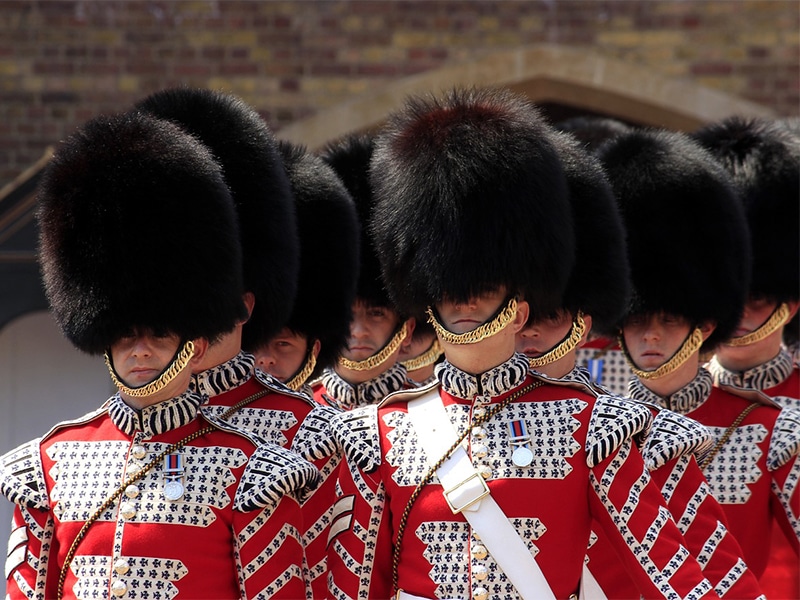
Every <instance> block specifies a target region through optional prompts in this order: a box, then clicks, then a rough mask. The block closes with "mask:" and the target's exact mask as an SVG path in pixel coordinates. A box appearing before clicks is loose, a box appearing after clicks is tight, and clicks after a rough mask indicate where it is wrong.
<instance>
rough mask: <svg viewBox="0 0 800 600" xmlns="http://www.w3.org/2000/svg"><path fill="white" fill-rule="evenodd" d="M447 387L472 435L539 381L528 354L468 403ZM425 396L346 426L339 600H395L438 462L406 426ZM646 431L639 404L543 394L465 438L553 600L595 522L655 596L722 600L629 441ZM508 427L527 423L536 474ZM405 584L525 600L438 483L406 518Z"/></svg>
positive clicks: (411, 528)
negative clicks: (497, 407)
mask: <svg viewBox="0 0 800 600" xmlns="http://www.w3.org/2000/svg"><path fill="white" fill-rule="evenodd" d="M517 363H518V364H517ZM509 365H511V368H510V369H509V368H508V367H509ZM444 366H445V367H448V366H449V365H447V363H445V364H444ZM449 367H450V368H452V366H449ZM465 375H466V374H465ZM466 377H469V376H466ZM473 379H474V378H473ZM443 381H445V383H444V387H442V388H440V390H439V394H440V398H441V401H442V402H443V404H444V406H445V408H446V410H447V412H448V413H449V416H450V419H451V421H452V422H453V424H454V426H455V427H456V428H457V429H459V430H460V431H464V428H465V427H466V426H467V424H468V420H469V419H470V418H471V416H472V412H473V410H474V409H475V407H476V404H482V403H486V402H488V406H491V405H493V404H496V403H498V402H501V401H502V400H503V399H504V398H506V397H507V396H509V395H510V394H513V393H515V392H518V391H520V390H522V389H524V387H525V386H526V385H530V384H532V383H533V382H534V378H533V377H532V376H530V375H528V374H527V359H525V357H521V356H519V355H518V356H516V357H515V358H513V359H512V360H511V361H509V363H505V364H504V365H501V367H498V368H497V369H495V370H493V371H492V372H489V373H485V374H483V375H481V378H480V381H481V383H480V385H478V386H477V388H476V387H475V386H472V391H470V387H471V386H470V385H469V384H465V385H464V389H463V390H462V391H461V392H460V393H459V396H456V395H454V394H452V393H449V392H448V391H445V388H446V389H453V388H454V386H453V385H450V384H449V383H448V382H447V380H446V378H445V379H443ZM476 389H480V390H481V393H475V390H476ZM415 395H419V392H417V393H416V394H415V393H414V392H408V393H402V394H396V395H395V396H393V397H390V399H389V400H388V401H387V402H385V403H384V404H382V405H381V406H380V407H376V406H371V407H364V408H362V409H357V410H356V411H352V412H350V413H343V414H342V415H341V416H340V421H339V422H340V424H341V426H340V427H337V428H335V432H336V433H337V435H338V436H340V438H341V440H340V443H341V444H342V446H343V448H344V450H345V457H346V459H345V463H343V465H342V469H341V470H340V473H339V485H340V488H341V489H340V494H339V500H338V502H337V506H336V508H335V510H334V522H333V525H332V526H331V543H330V548H329V558H328V561H329V562H328V565H329V569H330V578H331V579H330V591H331V595H332V597H334V598H337V599H339V598H387V597H390V596H391V595H392V593H393V590H392V577H391V565H392V552H393V548H394V546H395V542H396V540H397V533H398V529H399V527H400V523H399V520H400V518H401V515H402V513H403V511H404V509H405V507H406V504H407V503H408V500H409V497H410V496H411V494H412V492H413V491H414V488H415V485H416V483H417V482H418V481H420V479H421V477H422V475H423V474H424V473H425V471H426V470H427V463H428V461H427V457H426V456H425V452H424V450H422V449H421V448H420V447H419V441H418V438H417V435H416V432H415V430H414V428H413V425H412V424H411V423H410V420H409V418H408V412H407V410H408V409H407V407H408V400H409V399H410V398H412V397H414V396H415ZM463 396H467V397H468V399H465V398H464V397H463ZM649 418H650V415H649V413H648V411H647V410H646V409H637V408H635V405H634V407H633V408H632V407H631V406H630V405H629V404H628V403H624V402H622V401H618V400H616V399H613V398H608V397H607V398H604V399H603V400H598V399H596V398H595V397H594V396H592V395H590V394H587V393H583V392H580V391H577V390H574V389H571V388H567V387H563V386H556V385H550V384H546V385H543V386H541V387H539V388H537V389H534V390H533V391H529V392H527V393H525V394H524V395H522V396H521V397H519V398H517V399H515V400H514V401H513V402H511V403H510V404H509V405H507V406H505V407H504V408H503V409H502V410H501V411H500V413H498V414H497V415H494V416H493V417H491V418H490V419H489V421H487V422H486V423H485V424H483V425H482V426H481V427H479V428H472V429H471V431H470V435H468V436H467V438H466V440H467V441H468V444H469V445H468V452H469V453H470V455H471V458H472V461H473V464H474V465H475V466H476V468H479V470H480V468H481V467H484V468H486V467H488V468H489V469H490V477H489V479H488V486H489V489H490V491H491V494H492V496H493V498H494V499H495V501H496V502H497V503H498V505H499V506H500V508H501V509H502V510H503V511H504V512H505V514H506V516H507V517H508V518H509V519H510V520H511V521H512V524H513V526H514V528H515V529H516V530H517V532H518V533H519V535H520V536H521V537H522V538H523V540H524V542H525V544H526V545H527V546H528V548H529V549H530V551H531V554H532V555H533V556H535V559H536V562H537V563H538V564H539V566H540V567H541V570H542V572H543V573H544V575H545V577H546V579H547V581H548V583H549V585H550V587H551V589H552V591H553V593H554V594H555V596H556V597H557V598H567V597H568V596H569V595H570V594H573V593H575V592H576V591H577V589H578V585H579V581H580V578H581V570H582V565H583V561H584V556H585V548H586V545H587V543H588V540H589V533H590V526H591V523H592V519H593V518H594V519H596V521H597V523H598V524H599V526H600V528H601V531H602V532H603V533H604V534H605V535H606V536H607V537H608V539H609V540H611V545H612V546H613V548H614V550H615V551H616V552H617V553H618V555H619V557H620V560H622V561H623V562H624V564H625V565H626V567H627V568H628V569H629V570H630V572H631V574H632V575H633V577H634V578H635V579H636V581H637V585H638V586H639V589H640V590H641V591H642V593H643V594H645V595H646V596H651V597H661V596H666V597H669V596H672V597H693V598H699V597H716V595H715V594H714V592H713V590H712V588H711V585H710V584H709V582H708V581H707V580H706V579H705V578H704V577H703V575H702V573H701V571H700V568H699V566H698V564H697V563H696V562H695V561H694V559H692V558H691V556H689V554H688V552H686V550H685V548H683V545H682V544H683V539H682V537H681V535H680V532H679V531H678V529H677V527H676V525H675V523H674V522H673V521H672V520H671V519H670V517H669V514H668V511H667V510H666V507H665V506H664V502H663V499H662V498H661V495H660V494H659V491H658V489H656V488H655V486H653V485H652V484H651V483H650V479H649V476H648V474H647V471H646V469H645V467H644V464H643V462H642V458H641V455H640V454H639V452H638V450H637V449H636V447H635V445H634V444H632V442H631V437H632V436H633V435H634V434H636V433H637V432H638V431H641V430H642V429H643V428H645V427H646V426H647V422H648V420H649ZM512 421H515V422H516V421H520V422H524V423H525V424H526V427H527V430H528V432H529V433H530V439H531V444H530V445H531V449H532V451H533V452H534V459H533V462H532V463H531V464H530V465H529V466H527V467H517V466H516V465H514V464H513V463H512V462H511V448H512V446H511V444H510V436H511V433H510V431H509V424H510V423H511V422H512ZM479 448H480V450H479ZM398 574H399V580H398V581H399V587H400V588H401V589H402V590H404V591H405V592H407V593H410V594H414V595H417V596H421V597H424V598H464V597H487V598H517V597H518V596H517V594H516V590H515V589H514V588H513V586H512V585H511V584H510V582H509V581H508V579H507V578H506V576H505V574H504V573H503V571H502V570H501V569H500V567H499V566H498V565H497V563H495V561H494V560H493V558H492V556H491V555H490V554H487V553H486V552H485V551H481V544H480V539H479V538H478V537H477V536H476V535H475V533H474V532H473V531H472V529H471V527H470V525H469V524H468V523H467V521H466V520H465V519H464V517H463V516H462V515H461V514H453V512H452V511H451V510H450V508H449V507H448V505H447V504H446V502H445V499H444V497H443V495H442V487H441V485H440V484H439V483H438V480H437V479H436V478H435V477H434V479H433V480H432V482H431V483H429V484H428V485H426V486H424V487H423V489H422V493H421V494H420V495H419V498H418V499H417V501H416V502H415V504H414V506H413V508H412V510H411V512H410V514H409V517H408V520H407V524H406V527H405V535H404V537H403V541H402V544H401V547H400V556H399V568H398Z"/></svg>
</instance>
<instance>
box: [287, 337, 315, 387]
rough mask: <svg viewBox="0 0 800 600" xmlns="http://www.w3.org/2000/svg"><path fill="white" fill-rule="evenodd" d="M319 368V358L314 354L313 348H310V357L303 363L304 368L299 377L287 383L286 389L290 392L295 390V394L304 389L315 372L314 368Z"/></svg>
mask: <svg viewBox="0 0 800 600" xmlns="http://www.w3.org/2000/svg"><path fill="white" fill-rule="evenodd" d="M316 366H317V357H316V355H315V354H314V351H313V349H312V347H311V346H309V348H308V356H306V359H305V361H304V362H303V368H302V369H300V371H298V373H297V375H295V376H294V377H292V378H291V379H290V380H289V381H287V382H286V387H288V388H289V389H290V390H294V391H295V392H296V391H297V390H299V389H300V388H301V387H303V384H304V383H305V382H306V381H307V380H308V378H309V377H311V373H313V372H314V367H316Z"/></svg>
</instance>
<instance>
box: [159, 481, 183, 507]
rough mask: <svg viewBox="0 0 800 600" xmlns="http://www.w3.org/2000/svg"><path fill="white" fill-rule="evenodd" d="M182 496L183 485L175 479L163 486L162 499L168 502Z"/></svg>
mask: <svg viewBox="0 0 800 600" xmlns="http://www.w3.org/2000/svg"><path fill="white" fill-rule="evenodd" d="M181 496H183V484H181V482H180V481H177V480H175V479H173V480H171V481H167V482H166V483H165V484H164V498H166V499H167V500H169V501H170V502H174V501H175V500H178V499H180V497H181Z"/></svg>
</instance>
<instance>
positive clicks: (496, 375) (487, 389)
mask: <svg viewBox="0 0 800 600" xmlns="http://www.w3.org/2000/svg"><path fill="white" fill-rule="evenodd" d="M529 364H530V363H529V362H528V359H527V357H525V356H524V355H522V354H514V355H513V356H512V357H511V358H510V359H509V360H507V361H506V362H504V363H502V364H500V365H498V366H496V367H495V368H493V369H490V370H488V371H486V372H485V373H481V374H480V375H471V374H469V373H466V372H464V371H462V370H461V369H459V368H458V367H455V366H453V365H452V364H450V363H449V362H448V361H447V360H445V361H443V362H441V363H440V364H438V365H436V376H437V377H438V378H439V381H441V382H442V388H443V389H444V390H445V391H446V392H447V393H449V394H450V395H452V396H456V397H457V398H464V399H466V400H471V399H472V398H474V397H475V396H478V395H487V396H491V397H497V396H501V395H502V394H504V393H506V392H507V391H509V390H512V389H514V388H516V387H519V386H520V385H521V384H522V382H523V381H525V377H526V376H527V375H528V368H529Z"/></svg>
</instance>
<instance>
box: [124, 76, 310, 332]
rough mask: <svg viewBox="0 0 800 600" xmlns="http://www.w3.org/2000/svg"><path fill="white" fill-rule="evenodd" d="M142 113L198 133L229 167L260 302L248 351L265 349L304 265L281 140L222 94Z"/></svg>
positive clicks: (184, 91) (173, 99)
mask: <svg viewBox="0 0 800 600" xmlns="http://www.w3.org/2000/svg"><path fill="white" fill-rule="evenodd" d="M137 107H138V108H139V109H140V110H144V111H147V112H150V113H152V114H154V115H155V116H157V117H159V118H162V119H169V120H171V121H174V122H175V123H177V124H178V125H180V126H181V127H183V128H184V129H185V130H186V131H188V132H189V133H191V134H193V135H195V136H196V137H197V138H199V139H200V140H201V141H202V142H203V143H204V144H205V145H206V146H208V147H209V149H210V150H211V152H212V153H213V154H214V156H215V157H216V158H217V160H218V162H219V163H220V165H221V166H222V169H223V172H224V175H225V181H226V182H227V184H228V187H229V188H230V190H231V195H232V196H233V200H234V203H235V205H236V209H237V211H238V214H239V227H240V231H241V244H242V257H243V260H244V266H243V268H244V280H245V288H246V290H247V291H250V292H253V294H254V295H255V299H256V303H255V308H254V309H253V313H252V315H250V319H249V321H248V325H249V326H248V327H247V332H246V337H243V345H247V346H250V347H256V346H259V345H260V344H261V343H264V342H266V341H267V340H268V339H269V338H271V337H272V336H273V335H274V334H275V333H277V332H278V331H279V330H280V329H281V327H283V326H284V325H285V324H286V321H287V319H288V318H289V314H290V312H291V310H292V306H293V304H294V298H295V294H296V292H297V272H298V269H299V260H300V259H299V253H300V250H299V242H298V240H297V225H296V222H295V214H294V204H293V202H292V195H291V189H290V186H289V180H288V178H287V176H286V172H285V171H284V168H283V163H282V161H281V157H280V155H279V153H278V144H277V140H276V139H275V137H274V136H273V134H272V132H271V131H270V130H269V128H268V127H267V125H266V123H265V122H264V121H263V119H262V118H261V117H260V116H259V115H258V113H256V112H255V110H253V109H252V108H251V107H250V106H248V105H247V104H245V103H244V102H243V101H242V100H241V99H239V98H237V97H235V96H232V95H229V94H223V93H221V92H216V91H212V90H205V89H189V88H180V89H168V90H163V91H161V92H157V93H155V94H153V95H151V96H149V97H148V98H146V99H144V100H143V101H141V102H140V103H139V104H138V105H137ZM209 275H210V276H215V274H214V273H211V272H210V273H209ZM243 335H244V334H243Z"/></svg>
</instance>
